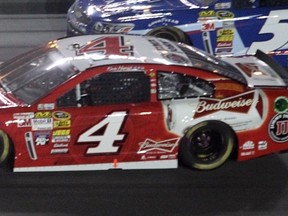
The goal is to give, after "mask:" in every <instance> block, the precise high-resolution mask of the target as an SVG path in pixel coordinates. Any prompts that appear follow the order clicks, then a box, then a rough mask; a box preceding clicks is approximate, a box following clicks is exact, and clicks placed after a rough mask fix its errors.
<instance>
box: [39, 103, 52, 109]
mask: <svg viewBox="0 0 288 216" xmlns="http://www.w3.org/2000/svg"><path fill="white" fill-rule="evenodd" d="M37 109H38V110H53V109H55V104H54V103H45V104H38V106H37Z"/></svg>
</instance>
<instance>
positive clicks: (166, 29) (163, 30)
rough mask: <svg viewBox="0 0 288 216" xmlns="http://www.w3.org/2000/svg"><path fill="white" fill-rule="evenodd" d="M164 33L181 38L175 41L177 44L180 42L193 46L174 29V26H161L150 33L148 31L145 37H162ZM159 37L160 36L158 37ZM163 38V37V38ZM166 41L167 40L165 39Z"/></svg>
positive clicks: (186, 36) (183, 35)
mask: <svg viewBox="0 0 288 216" xmlns="http://www.w3.org/2000/svg"><path fill="white" fill-rule="evenodd" d="M165 33H167V35H168V34H175V36H178V37H179V38H181V41H177V42H182V43H185V44H188V45H193V41H192V40H191V38H190V37H189V36H188V35H187V34H186V33H185V32H184V31H182V30H181V29H179V28H177V27H174V26H161V27H157V28H154V29H152V30H151V31H149V32H148V33H147V34H146V35H150V36H156V37H157V35H161V34H162V35H164V34H165ZM159 37H161V36H159ZM163 38H165V37H163ZM166 39H167V38H166Z"/></svg>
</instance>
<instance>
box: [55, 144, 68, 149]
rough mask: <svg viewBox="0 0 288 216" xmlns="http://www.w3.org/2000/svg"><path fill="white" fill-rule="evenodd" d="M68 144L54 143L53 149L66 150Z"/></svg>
mask: <svg viewBox="0 0 288 216" xmlns="http://www.w3.org/2000/svg"><path fill="white" fill-rule="evenodd" d="M68 146H69V143H55V144H54V145H53V148H68Z"/></svg>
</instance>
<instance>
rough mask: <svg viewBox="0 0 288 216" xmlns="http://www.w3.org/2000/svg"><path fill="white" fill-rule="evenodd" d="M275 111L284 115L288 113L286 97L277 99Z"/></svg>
mask: <svg viewBox="0 0 288 216" xmlns="http://www.w3.org/2000/svg"><path fill="white" fill-rule="evenodd" d="M274 110H275V112H277V113H284V112H287V111H288V100H287V98H286V97H284V96H280V97H278V98H276V100H275V102H274Z"/></svg>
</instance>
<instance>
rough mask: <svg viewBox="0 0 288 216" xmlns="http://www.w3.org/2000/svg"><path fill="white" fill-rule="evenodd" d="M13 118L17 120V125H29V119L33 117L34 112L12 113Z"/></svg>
mask: <svg viewBox="0 0 288 216" xmlns="http://www.w3.org/2000/svg"><path fill="white" fill-rule="evenodd" d="M13 118H14V119H16V120H17V121H16V122H17V127H31V119H32V118H34V113H33V112H26V113H14V114H13ZM13 122H14V121H13Z"/></svg>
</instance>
